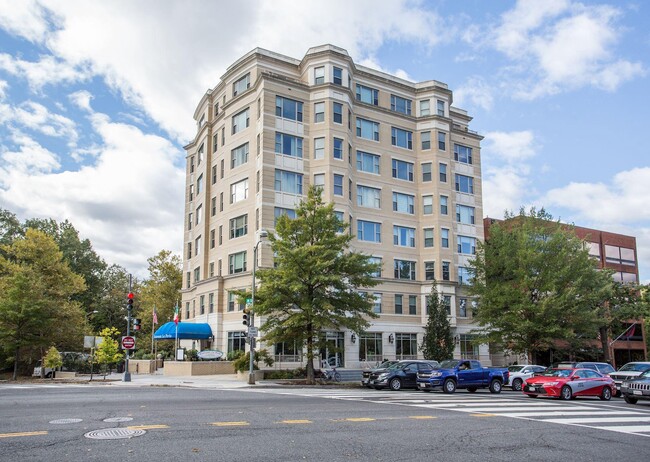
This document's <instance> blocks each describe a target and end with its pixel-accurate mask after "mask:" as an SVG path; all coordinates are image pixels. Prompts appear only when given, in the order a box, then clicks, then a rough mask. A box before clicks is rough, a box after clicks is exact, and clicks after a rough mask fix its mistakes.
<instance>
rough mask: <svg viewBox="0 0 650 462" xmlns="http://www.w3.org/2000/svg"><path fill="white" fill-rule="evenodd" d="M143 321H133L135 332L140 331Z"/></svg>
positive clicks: (136, 319) (135, 319)
mask: <svg viewBox="0 0 650 462" xmlns="http://www.w3.org/2000/svg"><path fill="white" fill-rule="evenodd" d="M141 322H142V319H138V318H134V319H133V330H140V323H141Z"/></svg>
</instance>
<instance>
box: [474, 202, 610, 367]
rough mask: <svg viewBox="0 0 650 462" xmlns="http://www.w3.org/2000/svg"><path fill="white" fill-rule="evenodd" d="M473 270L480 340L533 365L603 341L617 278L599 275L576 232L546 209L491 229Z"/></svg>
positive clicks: (496, 225)
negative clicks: (565, 345) (541, 356)
mask: <svg viewBox="0 0 650 462" xmlns="http://www.w3.org/2000/svg"><path fill="white" fill-rule="evenodd" d="M470 271H471V273H472V274H473V275H474V279H473V282H472V284H471V285H470V286H469V288H468V289H469V292H470V294H472V295H475V296H477V297H478V299H479V305H478V311H477V312H475V314H474V317H475V319H476V321H477V323H478V325H479V326H480V327H479V328H478V329H476V330H475V331H473V333H475V334H477V336H478V340H481V341H485V342H490V343H494V344H497V345H501V346H504V347H505V348H507V349H509V350H511V351H513V352H515V353H518V354H522V353H527V354H528V356H529V359H530V361H531V362H533V361H534V360H535V357H536V355H537V354H538V353H540V352H542V351H545V350H547V349H548V348H550V347H552V346H553V345H554V344H555V343H556V341H558V340H564V341H567V342H569V343H570V344H571V346H572V347H573V348H575V347H576V346H577V345H582V344H585V342H586V341H587V340H589V339H595V338H596V335H597V332H598V327H599V326H600V324H601V321H600V320H599V314H600V308H601V306H602V304H603V302H604V300H605V299H606V297H607V294H608V292H609V290H610V288H611V284H612V280H611V277H610V275H609V273H607V272H605V271H600V270H598V268H597V266H596V264H595V262H594V261H593V260H591V259H590V258H589V255H588V251H587V250H586V248H585V245H584V242H583V241H581V240H580V239H579V238H578V237H576V235H575V234H574V233H573V231H572V229H571V227H570V226H567V225H562V224H560V223H559V222H556V221H553V218H552V217H551V216H550V215H549V214H547V213H546V212H545V211H544V210H543V209H542V210H540V211H539V212H538V211H536V210H535V209H531V210H530V213H529V214H527V213H526V212H525V211H524V210H523V209H522V210H521V211H520V213H519V215H517V216H513V215H510V214H506V220H505V221H504V222H502V223H496V224H494V225H492V226H490V230H489V238H488V239H487V240H486V242H485V243H484V244H479V248H478V251H477V255H476V258H475V259H474V260H473V261H472V262H471V263H470Z"/></svg>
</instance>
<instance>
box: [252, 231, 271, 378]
mask: <svg viewBox="0 0 650 462" xmlns="http://www.w3.org/2000/svg"><path fill="white" fill-rule="evenodd" d="M268 235H269V233H268V232H267V231H266V230H265V229H261V230H260V238H259V240H258V241H257V243H256V244H255V247H253V287H252V289H251V313H250V320H249V324H248V332H249V335H248V341H249V342H250V358H249V364H248V384H249V385H255V367H254V360H255V337H253V336H252V335H251V334H250V331H251V329H252V327H253V326H254V323H255V269H256V268H257V248H258V247H259V245H260V244H261V243H262V238H265V237H267V236H268Z"/></svg>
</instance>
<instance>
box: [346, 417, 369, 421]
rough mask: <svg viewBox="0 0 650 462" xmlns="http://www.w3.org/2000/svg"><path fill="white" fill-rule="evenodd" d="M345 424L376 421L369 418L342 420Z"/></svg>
mask: <svg viewBox="0 0 650 462" xmlns="http://www.w3.org/2000/svg"><path fill="white" fill-rule="evenodd" d="M343 420H344V421H346V422H374V421H375V420H377V419H373V418H371V417H348V418H347V419H343Z"/></svg>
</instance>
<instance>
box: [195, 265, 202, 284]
mask: <svg viewBox="0 0 650 462" xmlns="http://www.w3.org/2000/svg"><path fill="white" fill-rule="evenodd" d="M200 280H201V267H198V268H194V282H195V283H196V282H199V281H200Z"/></svg>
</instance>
